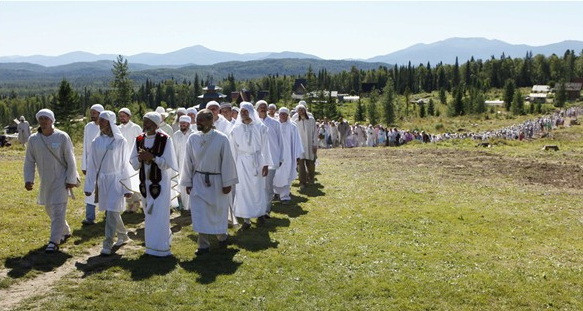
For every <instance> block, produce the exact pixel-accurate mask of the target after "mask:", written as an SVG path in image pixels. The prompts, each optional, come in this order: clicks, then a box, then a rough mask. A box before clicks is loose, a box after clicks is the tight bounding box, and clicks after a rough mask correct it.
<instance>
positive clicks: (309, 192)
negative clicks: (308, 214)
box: [298, 183, 326, 197]
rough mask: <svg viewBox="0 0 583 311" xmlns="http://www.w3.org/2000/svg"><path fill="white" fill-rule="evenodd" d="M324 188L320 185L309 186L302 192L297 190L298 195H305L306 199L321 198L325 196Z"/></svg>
mask: <svg viewBox="0 0 583 311" xmlns="http://www.w3.org/2000/svg"><path fill="white" fill-rule="evenodd" d="M322 189H324V186H323V185H322V184H320V183H314V184H309V185H307V186H306V188H305V189H304V190H298V192H299V193H301V194H303V195H306V196H308V197H321V196H324V195H326V193H325V192H324V191H322Z"/></svg>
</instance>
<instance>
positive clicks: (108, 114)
mask: <svg viewBox="0 0 583 311" xmlns="http://www.w3.org/2000/svg"><path fill="white" fill-rule="evenodd" d="M99 118H100V119H105V120H107V121H108V122H109V127H111V132H112V133H113V137H114V139H122V138H123V135H122V134H121V131H120V130H119V127H117V126H116V125H115V119H116V116H115V113H114V112H113V111H110V110H104V111H102V112H100V113H99Z"/></svg>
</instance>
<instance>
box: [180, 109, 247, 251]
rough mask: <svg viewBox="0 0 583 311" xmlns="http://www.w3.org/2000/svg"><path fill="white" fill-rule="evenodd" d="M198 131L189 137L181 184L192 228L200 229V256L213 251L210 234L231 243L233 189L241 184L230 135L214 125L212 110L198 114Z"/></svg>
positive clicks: (224, 243)
mask: <svg viewBox="0 0 583 311" xmlns="http://www.w3.org/2000/svg"><path fill="white" fill-rule="evenodd" d="M196 118H197V129H198V131H197V132H196V133H194V134H192V135H190V136H189V137H188V141H187V143H186V149H185V155H184V161H183V167H182V171H181V174H180V185H181V186H183V187H185V189H186V193H188V194H189V196H190V206H191V215H192V228H193V230H194V231H195V232H198V250H197V251H196V252H195V254H196V255H202V254H205V253H208V252H209V250H210V242H209V238H208V236H209V235H216V236H217V239H218V240H219V245H221V246H222V247H225V246H226V245H227V228H228V217H229V216H228V215H229V209H230V206H231V195H230V192H231V190H232V187H233V186H234V185H235V184H237V182H238V178H237V169H236V167H235V162H234V161H233V155H232V153H231V147H230V144H229V140H228V139H227V136H226V135H225V134H223V133H221V132H219V131H217V130H215V129H214V128H213V119H214V115H213V112H211V111H210V110H208V109H203V110H201V111H200V112H199V113H198V115H197V117H196Z"/></svg>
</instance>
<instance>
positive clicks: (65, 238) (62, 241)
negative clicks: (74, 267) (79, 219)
mask: <svg viewBox="0 0 583 311" xmlns="http://www.w3.org/2000/svg"><path fill="white" fill-rule="evenodd" d="M70 237H71V235H70V234H65V235H64V236H63V238H62V239H61V243H60V244H63V243H65V242H67V240H68V239H69V238H70Z"/></svg>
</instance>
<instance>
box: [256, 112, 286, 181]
mask: <svg viewBox="0 0 583 311" xmlns="http://www.w3.org/2000/svg"><path fill="white" fill-rule="evenodd" d="M261 121H262V122H263V124H265V126H267V129H268V131H267V137H268V140H269V153H270V154H271V159H272V160H273V164H274V165H273V166H270V167H269V169H270V170H272V169H273V170H275V169H277V168H278V167H279V163H280V162H281V161H282V160H283V156H282V150H283V142H282V139H281V123H279V121H277V120H274V119H272V118H270V117H266V118H265V119H263V120H261Z"/></svg>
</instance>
